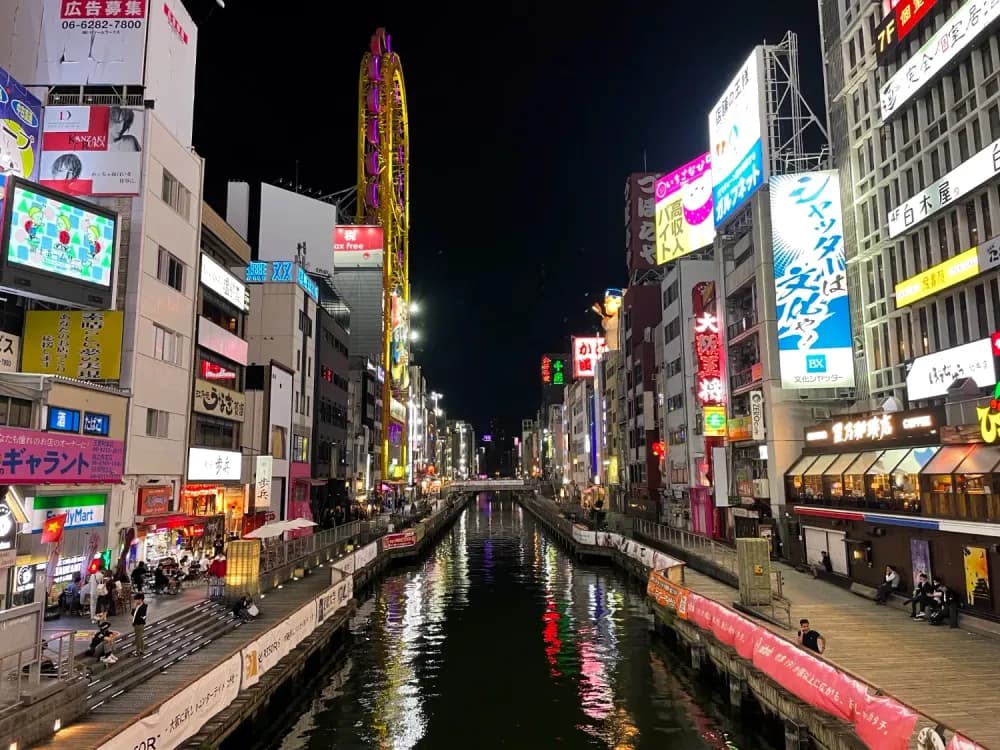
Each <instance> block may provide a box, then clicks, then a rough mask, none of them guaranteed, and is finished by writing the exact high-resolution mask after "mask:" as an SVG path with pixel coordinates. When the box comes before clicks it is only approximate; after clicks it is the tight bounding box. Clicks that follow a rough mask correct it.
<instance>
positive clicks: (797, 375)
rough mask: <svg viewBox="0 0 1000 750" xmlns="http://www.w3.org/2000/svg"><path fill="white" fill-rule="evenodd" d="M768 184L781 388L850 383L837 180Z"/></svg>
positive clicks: (793, 177)
mask: <svg viewBox="0 0 1000 750" xmlns="http://www.w3.org/2000/svg"><path fill="white" fill-rule="evenodd" d="M770 185H771V231H772V239H773V243H774V291H775V302H776V306H777V317H778V354H779V358H780V364H781V387H782V388H789V389H806V388H835V387H850V386H853V385H854V354H853V351H854V350H853V342H852V336H851V308H850V305H849V303H848V298H847V258H846V255H845V253H844V224H843V218H842V215H841V204H840V179H839V177H838V175H837V172H834V171H830V172H800V173H798V174H788V175H781V176H777V177H772V178H771V181H770Z"/></svg>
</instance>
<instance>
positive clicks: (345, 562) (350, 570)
mask: <svg viewBox="0 0 1000 750" xmlns="http://www.w3.org/2000/svg"><path fill="white" fill-rule="evenodd" d="M355 554H356V553H355V552H351V553H350V554H348V555H344V556H343V557H341V558H340V559H338V560H334V561H333V568H334V570H339V571H340V572H341V573H343V574H344V575H346V576H351V575H354V565H355ZM334 583H336V581H334Z"/></svg>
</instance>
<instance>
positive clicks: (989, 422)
mask: <svg viewBox="0 0 1000 750" xmlns="http://www.w3.org/2000/svg"><path fill="white" fill-rule="evenodd" d="M994 335H995V334H994ZM976 416H977V417H978V418H979V434H980V435H982V436H983V442H985V443H995V442H996V441H997V437H998V436H1000V384H997V387H996V388H994V389H993V398H991V399H990V405H989V406H977V407H976Z"/></svg>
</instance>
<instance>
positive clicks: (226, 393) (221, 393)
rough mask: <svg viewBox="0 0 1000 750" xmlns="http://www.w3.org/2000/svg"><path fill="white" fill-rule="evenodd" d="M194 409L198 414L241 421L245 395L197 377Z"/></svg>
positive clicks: (244, 408)
mask: <svg viewBox="0 0 1000 750" xmlns="http://www.w3.org/2000/svg"><path fill="white" fill-rule="evenodd" d="M194 410H195V411H196V412H198V413H199V414H208V415H210V416H213V417H222V418H223V419H231V420H233V421H234V422H242V421H243V418H244V413H245V411H246V396H244V395H243V394H242V393H239V392H237V391H231V390H229V389H228V388H223V387H222V386H220V385H217V384H216V383H210V382H209V381H207V380H201V379H200V378H199V379H196V380H195V381H194Z"/></svg>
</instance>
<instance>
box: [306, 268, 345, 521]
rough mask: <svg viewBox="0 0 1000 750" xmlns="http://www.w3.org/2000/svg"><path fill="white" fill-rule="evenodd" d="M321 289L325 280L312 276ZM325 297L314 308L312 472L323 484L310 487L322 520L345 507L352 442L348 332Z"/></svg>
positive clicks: (324, 295)
mask: <svg viewBox="0 0 1000 750" xmlns="http://www.w3.org/2000/svg"><path fill="white" fill-rule="evenodd" d="M314 280H315V281H317V283H318V284H319V286H320V289H321V290H322V289H323V288H324V287H326V286H327V279H326V278H324V277H319V276H314ZM332 292H333V290H332V288H327V291H326V294H324V292H323V291H321V293H320V300H321V302H320V305H319V306H317V308H316V337H315V339H316V355H315V356H316V359H315V362H316V368H317V372H316V377H314V378H313V380H314V381H315V387H316V390H315V394H314V395H313V403H314V404H315V405H316V407H315V418H314V420H313V445H312V450H313V456H312V462H313V473H314V476H315V477H316V478H317V480H324V479H325V480H326V483H325V484H317V485H316V486H315V487H313V504H314V506H315V507H316V508H317V511H318V512H319V514H320V517H321V518H325V517H326V516H327V515H328V514H327V511H330V512H332V510H333V507H334V506H336V505H340V506H344V507H345V509H346V506H347V505H348V493H347V478H348V453H349V451H350V449H351V441H350V440H349V439H348V429H349V428H348V421H347V417H348V391H349V381H350V377H351V372H350V333H349V332H348V331H347V330H346V329H345V328H344V327H343V326H342V325H341V323H340V321H339V320H338V318H337V317H335V316H334V315H333V314H332V313H331V312H330V309H329V307H330V305H329V304H328V303H326V302H324V299H325V297H326V296H327V295H328V294H332Z"/></svg>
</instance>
